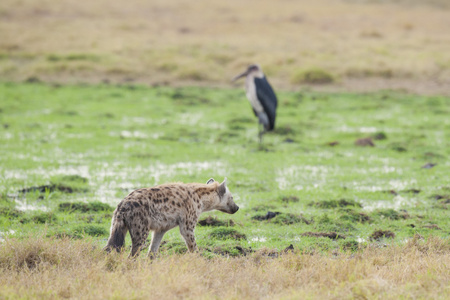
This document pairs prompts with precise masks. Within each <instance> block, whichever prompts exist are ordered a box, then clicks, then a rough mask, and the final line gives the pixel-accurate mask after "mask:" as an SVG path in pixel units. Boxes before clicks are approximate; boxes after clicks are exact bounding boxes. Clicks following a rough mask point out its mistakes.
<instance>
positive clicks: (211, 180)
mask: <svg viewBox="0 0 450 300" xmlns="http://www.w3.org/2000/svg"><path fill="white" fill-rule="evenodd" d="M214 181H215V180H214V178H210V179H209V180H208V181H207V182H206V184H210V183H213V182H214Z"/></svg>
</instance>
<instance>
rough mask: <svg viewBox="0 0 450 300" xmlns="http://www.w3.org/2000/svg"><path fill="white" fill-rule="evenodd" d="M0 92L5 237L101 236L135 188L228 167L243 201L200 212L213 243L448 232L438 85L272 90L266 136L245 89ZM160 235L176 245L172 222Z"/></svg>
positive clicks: (167, 247) (200, 230) (206, 240)
mask: <svg viewBox="0 0 450 300" xmlns="http://www.w3.org/2000/svg"><path fill="white" fill-rule="evenodd" d="M0 98H1V101H0V124H1V125H2V126H1V127H0V139H1V141H2V143H1V144H0V150H1V152H2V156H1V157H0V197H1V199H0V212H1V216H0V226H1V229H0V232H1V236H2V238H4V237H6V236H16V237H24V236H27V235H29V234H44V235H46V236H56V237H64V236H67V237H71V238H74V239H79V238H83V237H86V236H93V237H94V238H95V240H96V241H98V243H99V244H100V245H102V244H104V243H105V240H106V238H107V236H108V231H109V226H110V219H111V215H112V211H113V210H114V208H115V206H116V205H117V203H118V202H119V201H120V200H121V199H122V198H124V197H125V196H126V195H127V194H128V193H129V192H131V191H132V190H134V189H137V188H142V187H149V186H153V185H156V184H160V183H164V182H171V181H183V182H206V180H208V179H209V178H210V177H214V178H215V179H216V180H222V179H223V177H225V176H226V177H228V180H229V187H230V190H231V191H232V192H233V194H234V198H235V201H236V203H237V204H238V205H239V206H240V208H241V209H240V210H239V212H238V213H237V214H235V215H233V216H229V215H226V214H223V213H220V212H211V213H207V214H205V215H203V216H202V217H201V218H200V221H199V226H197V229H196V235H197V241H198V244H199V247H200V249H205V251H209V252H211V253H216V254H219V255H224V254H226V255H245V254H246V253H249V252H250V250H249V249H253V250H257V249H262V248H267V249H277V250H276V251H278V252H280V251H283V249H286V248H287V247H288V246H290V245H292V247H294V249H296V250H299V251H300V250H302V251H303V250H305V251H309V250H311V249H316V250H330V249H335V248H342V249H350V250H355V249H358V248H359V247H364V246H365V245H368V244H370V243H380V244H383V243H403V242H404V241H405V240H407V239H410V238H412V237H414V236H415V235H416V234H418V235H420V236H423V237H425V238H426V237H427V236H430V235H437V236H441V237H448V236H449V235H450V226H449V218H448V210H449V207H450V206H449V203H450V200H449V199H450V179H449V175H448V170H449V169H450V163H449V160H448V157H449V155H450V152H449V150H448V149H450V147H449V146H450V144H449V143H450V142H449V141H450V123H449V122H450V121H449V119H448V115H449V114H450V110H449V109H450V106H449V105H448V103H449V101H450V99H448V98H444V97H419V96H414V95H408V94H399V93H394V92H387V91H386V92H379V93H373V94H359V95H358V94H326V93H312V92H307V91H302V92H279V99H280V103H279V108H278V116H277V123H276V130H275V132H273V133H269V134H266V136H265V137H264V144H262V145H259V144H258V137H257V124H256V120H255V119H254V117H253V115H252V111H251V108H250V106H249V104H248V103H247V100H246V99H245V94H244V92H243V91H242V90H241V89H206V88H175V89H174V88H168V87H152V88H149V87H145V86H132V85H129V86H106V85H105V86H95V87H94V86H90V87H88V86H58V87H55V86H49V85H42V84H2V85H1V89H0ZM355 141H357V142H355ZM358 141H359V142H358ZM362 141H365V142H362ZM368 141H370V143H369V142H368ZM367 146H368V147H367ZM164 240H165V242H166V243H165V244H164V246H163V247H162V251H167V252H179V251H184V250H183V249H185V246H184V244H183V242H182V240H181V237H180V234H179V232H178V230H172V231H170V232H168V233H167V234H166V236H165V238H164ZM128 244H129V241H128Z"/></svg>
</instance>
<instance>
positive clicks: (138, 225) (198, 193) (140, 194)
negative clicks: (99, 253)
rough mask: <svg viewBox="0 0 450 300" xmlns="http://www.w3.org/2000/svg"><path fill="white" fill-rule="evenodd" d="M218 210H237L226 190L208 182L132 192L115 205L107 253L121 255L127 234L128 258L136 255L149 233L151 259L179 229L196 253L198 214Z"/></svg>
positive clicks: (215, 182) (222, 185) (230, 212)
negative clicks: (129, 246)
mask: <svg viewBox="0 0 450 300" xmlns="http://www.w3.org/2000/svg"><path fill="white" fill-rule="evenodd" d="M213 209H217V210H219V211H222V212H225V213H229V214H234V213H235V212H237V211H238V209H239V207H238V206H237V205H236V204H235V203H234V201H233V196H232V195H231V193H230V190H229V189H228V187H227V183H226V178H225V180H224V181H223V182H222V183H218V182H217V181H214V179H212V178H211V179H210V180H208V182H207V183H206V184H201V183H186V184H185V183H168V184H162V185H158V186H155V187H152V188H144V189H138V190H135V191H133V192H131V193H130V194H129V195H128V196H126V197H125V198H124V199H123V200H122V201H120V203H119V204H118V205H117V208H116V210H115V211H114V214H113V217H112V221H111V234H110V237H109V239H108V244H107V245H106V247H105V248H104V249H105V250H106V251H108V252H109V251H111V250H112V249H116V250H117V251H120V250H121V249H122V247H123V246H124V243H125V235H126V233H127V231H129V232H130V235H131V242H132V247H131V254H130V256H135V255H137V254H139V250H140V248H141V247H142V246H143V245H144V242H145V241H146V239H147V237H148V234H149V232H150V231H152V232H153V235H152V242H151V245H150V249H149V251H148V255H149V257H152V256H153V255H154V254H155V253H156V252H157V251H158V248H159V245H160V244H161V240H162V238H163V236H164V234H165V233H166V232H167V231H168V230H170V229H172V228H174V227H176V226H180V233H181V235H182V236H183V238H184V241H185V242H186V245H187V247H188V249H189V251H191V252H192V251H196V250H197V244H196V243H195V235H194V229H195V225H196V224H197V221H198V218H199V216H200V214H201V213H202V212H204V211H210V210H213Z"/></svg>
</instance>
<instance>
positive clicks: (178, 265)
mask: <svg viewBox="0 0 450 300" xmlns="http://www.w3.org/2000/svg"><path fill="white" fill-rule="evenodd" d="M266 254H267V252H265V251H264V250H263V251H260V252H257V253H254V254H253V255H251V256H248V257H240V258H213V259H206V258H204V257H202V256H200V255H197V254H188V255H171V256H161V257H159V258H158V259H156V260H154V261H153V262H150V261H148V260H147V259H146V258H145V257H143V256H142V257H140V258H139V259H137V260H136V261H132V260H128V259H127V258H126V254H124V255H117V254H110V255H107V254H105V253H103V252H102V251H101V250H100V249H99V248H98V247H93V243H92V242H89V241H71V240H51V239H45V238H30V239H28V240H24V241H18V240H13V239H9V240H7V241H6V242H4V243H2V246H1V248H0V298H1V299H17V298H22V299H27V298H44V299H48V298H52V299H53V298H54V299H58V298H74V299H106V298H113V299H173V298H189V299H211V298H224V299H260V298H270V299H272V298H283V299H304V298H319V299H323V298H327V299H345V298H358V299H368V298H369V299H398V298H412V299H416V298H420V299H424V298H427V299H448V297H449V296H450V290H449V286H450V244H449V241H448V240H442V239H438V238H429V239H428V240H427V241H423V240H419V239H417V238H415V239H412V240H410V241H408V242H407V243H405V244H404V245H402V246H388V247H385V248H379V247H378V248H377V247H369V248H367V249H365V250H362V251H361V252H359V253H356V254H349V253H334V254H331V253H330V254H328V255H324V254H301V253H289V254H284V255H281V256H280V257H279V258H270V257H268V256H267V255H266Z"/></svg>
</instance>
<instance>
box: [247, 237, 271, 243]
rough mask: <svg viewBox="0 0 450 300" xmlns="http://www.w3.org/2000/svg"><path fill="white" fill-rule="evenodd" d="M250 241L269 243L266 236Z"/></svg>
mask: <svg viewBox="0 0 450 300" xmlns="http://www.w3.org/2000/svg"><path fill="white" fill-rule="evenodd" d="M250 241H251V242H261V243H264V242H266V241H267V238H266V237H265V236H256V237H253V238H251V239H250Z"/></svg>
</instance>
